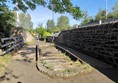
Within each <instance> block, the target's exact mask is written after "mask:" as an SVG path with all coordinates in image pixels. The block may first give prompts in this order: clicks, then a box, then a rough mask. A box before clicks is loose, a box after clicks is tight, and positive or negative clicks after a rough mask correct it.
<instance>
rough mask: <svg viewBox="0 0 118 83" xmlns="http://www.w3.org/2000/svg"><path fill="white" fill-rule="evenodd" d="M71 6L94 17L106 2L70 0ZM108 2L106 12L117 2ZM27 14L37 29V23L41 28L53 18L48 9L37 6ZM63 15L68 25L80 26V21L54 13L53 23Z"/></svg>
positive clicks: (68, 15)
mask: <svg viewBox="0 0 118 83" xmlns="http://www.w3.org/2000/svg"><path fill="white" fill-rule="evenodd" d="M70 1H71V2H72V3H73V5H77V6H79V7H80V9H81V10H84V11H85V10H86V11H87V12H88V15H89V16H93V17H94V16H95V15H96V14H97V12H98V10H99V9H100V8H101V9H105V8H106V5H105V4H106V0H70ZM107 1H108V3H107V4H108V11H111V9H112V8H113V5H114V3H115V2H116V1H118V0H107ZM27 13H29V14H30V15H31V18H32V22H33V27H34V28H35V27H37V25H38V24H39V23H42V24H43V26H44V27H45V26H46V22H47V20H48V19H50V20H51V19H52V18H53V12H52V11H51V10H49V9H48V8H45V7H42V6H37V8H36V9H35V10H33V11H32V10H28V11H27ZM61 15H65V16H67V17H68V18H69V22H70V25H74V24H78V25H79V24H80V23H81V20H78V21H77V20H75V19H73V17H72V16H71V15H70V14H68V13H64V14H59V13H54V21H55V22H57V19H58V18H59V17H60V16H61Z"/></svg>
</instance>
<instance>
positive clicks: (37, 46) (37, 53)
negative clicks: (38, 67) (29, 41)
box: [36, 45, 39, 61]
mask: <svg viewBox="0 0 118 83" xmlns="http://www.w3.org/2000/svg"><path fill="white" fill-rule="evenodd" d="M38 51H39V50H38V46H37V45H36V61H38Z"/></svg>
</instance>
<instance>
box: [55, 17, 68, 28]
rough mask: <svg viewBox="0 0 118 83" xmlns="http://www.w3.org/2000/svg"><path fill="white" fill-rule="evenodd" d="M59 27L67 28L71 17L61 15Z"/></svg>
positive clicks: (58, 22)
mask: <svg viewBox="0 0 118 83" xmlns="http://www.w3.org/2000/svg"><path fill="white" fill-rule="evenodd" d="M57 27H58V28H59V29H60V30H67V29H68V28H69V19H68V17H67V16H63V15H62V16H60V17H59V18H58V21H57Z"/></svg>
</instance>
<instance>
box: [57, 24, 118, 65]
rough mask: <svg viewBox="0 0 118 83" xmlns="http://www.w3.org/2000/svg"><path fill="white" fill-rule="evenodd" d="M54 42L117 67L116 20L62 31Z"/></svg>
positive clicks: (117, 27)
mask: <svg viewBox="0 0 118 83" xmlns="http://www.w3.org/2000/svg"><path fill="white" fill-rule="evenodd" d="M55 42H56V43H59V44H65V45H67V46H69V47H71V48H74V49H76V50H79V51H82V52H84V53H87V54H88V55H90V56H92V57H94V58H97V59H99V60H102V61H105V62H106V63H109V64H111V65H113V66H116V67H118V22H114V23H113V22H112V23H108V24H102V25H95V26H87V27H83V28H77V29H72V30H66V31H62V32H61V33H60V35H59V36H58V38H57V39H56V40H55Z"/></svg>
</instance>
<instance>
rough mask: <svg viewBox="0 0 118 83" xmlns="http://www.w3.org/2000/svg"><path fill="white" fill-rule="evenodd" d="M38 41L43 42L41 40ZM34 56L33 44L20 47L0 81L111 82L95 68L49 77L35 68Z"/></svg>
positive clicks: (14, 82)
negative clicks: (76, 73)
mask: <svg viewBox="0 0 118 83" xmlns="http://www.w3.org/2000/svg"><path fill="white" fill-rule="evenodd" d="M39 43H40V44H44V42H41V41H39ZM46 44H48V43H46ZM34 57H35V44H34V45H29V46H25V47H24V48H23V49H21V50H20V51H19V52H18V53H17V54H16V56H14V57H13V60H12V61H11V63H10V64H9V66H8V67H7V68H6V70H5V75H4V76H3V77H1V78H0V83H113V81H112V80H110V79H109V78H108V77H107V76H105V75H104V74H102V73H101V72H99V71H98V70H96V69H94V71H93V72H92V73H90V74H87V75H82V76H75V77H72V78H68V79H62V78H51V77H49V76H47V75H45V74H43V73H41V72H39V71H38V70H37V69H36V66H35V61H34V60H35V58H34Z"/></svg>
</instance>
